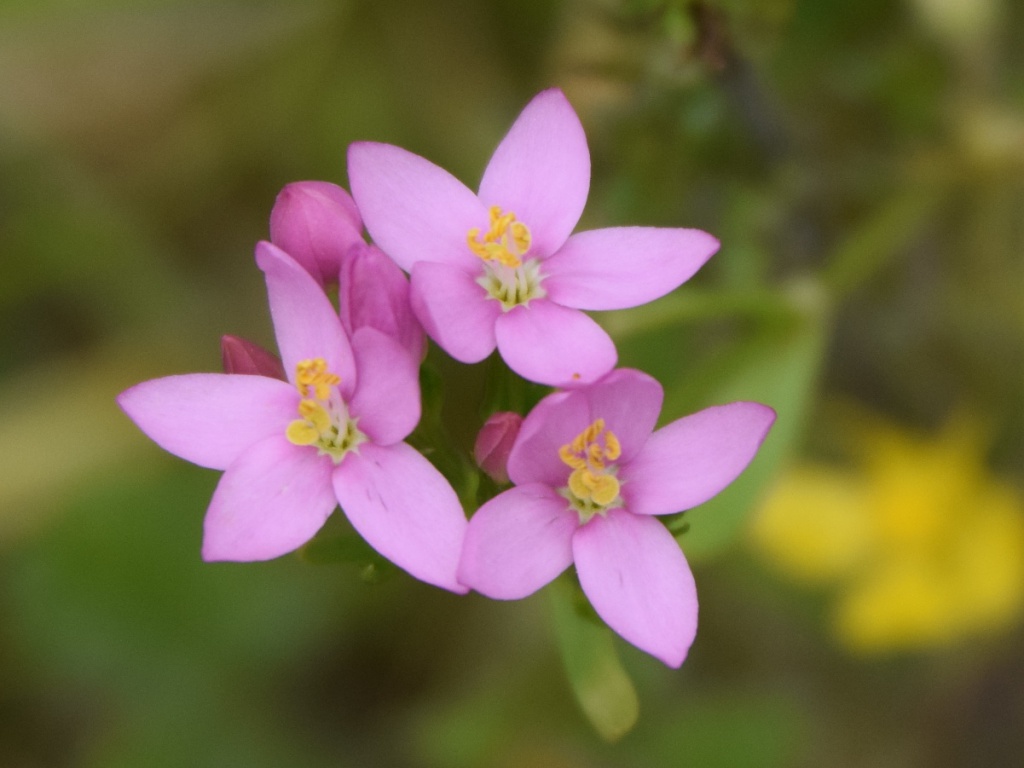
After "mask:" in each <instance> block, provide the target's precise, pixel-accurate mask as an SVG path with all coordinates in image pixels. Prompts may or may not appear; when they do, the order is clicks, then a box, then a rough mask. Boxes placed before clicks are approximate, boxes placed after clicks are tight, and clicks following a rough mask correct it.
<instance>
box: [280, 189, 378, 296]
mask: <svg viewBox="0 0 1024 768" xmlns="http://www.w3.org/2000/svg"><path fill="white" fill-rule="evenodd" d="M362 229H363V223H362V220H361V219H360V217H359V211H358V210H356V204H355V202H353V200H352V198H351V196H350V195H349V194H348V192H346V191H345V190H344V189H342V188H341V187H339V186H338V185H337V184H330V183H328V182H326V181H296V182H293V183H291V184H288V185H286V186H285V188H284V189H282V190H281V192H280V193H279V194H278V196H277V200H276V201H275V202H274V207H273V209H272V210H271V211H270V240H271V242H273V244H274V245H276V246H277V247H278V248H280V249H281V250H283V251H285V252H286V253H287V254H288V255H289V256H291V257H292V258H293V259H295V261H296V262H298V263H299V264H300V265H301V266H302V267H303V268H304V269H305V270H306V271H307V272H309V273H310V274H311V275H312V276H313V277H314V278H315V279H316V280H317V282H319V283H320V284H324V283H336V282H337V281H338V267H339V266H340V264H341V259H342V256H343V255H344V253H345V251H346V250H348V248H349V247H350V246H351V245H353V244H354V243H361V242H363V235H362Z"/></svg>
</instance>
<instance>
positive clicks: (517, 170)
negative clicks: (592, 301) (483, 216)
mask: <svg viewBox="0 0 1024 768" xmlns="http://www.w3.org/2000/svg"><path fill="white" fill-rule="evenodd" d="M589 190H590V150H588V149H587V137H586V135H585V134H584V133H583V126H582V125H580V120H579V118H578V117H577V116H576V113H575V112H574V111H573V108H572V105H570V104H569V101H568V100H567V99H566V98H565V95H564V94H563V93H562V92H561V91H560V90H558V89H556V88H552V89H550V90H547V91H543V92H541V93H539V94H537V95H536V96H535V97H534V98H533V100H532V101H531V102H530V103H529V104H527V105H526V108H525V109H524V110H523V111H522V113H521V114H520V115H519V117H518V118H517V119H516V121H515V123H513V125H512V128H511V129H510V130H509V132H508V134H507V135H506V136H505V138H504V139H502V141H501V144H499V145H498V148H497V149H496V150H495V152H494V155H493V156H492V157H491V161H490V163H488V165H487V170H486V171H485V172H484V177H483V180H482V181H481V182H480V199H481V200H483V202H484V203H486V204H487V205H488V206H491V205H498V206H501V208H502V209H504V210H505V211H512V212H513V213H515V214H516V216H517V217H518V218H519V219H520V220H521V221H522V222H523V223H524V224H526V225H527V226H528V227H529V228H530V231H531V233H532V235H533V245H532V247H531V248H530V253H532V254H535V255H539V256H542V257H543V256H550V255H551V254H552V253H554V252H555V251H556V250H558V249H559V248H560V247H561V246H562V243H564V242H565V239H566V238H567V237H569V235H570V233H572V230H573V228H574V227H575V226H576V223H577V222H578V221H579V220H580V214H581V213H583V207H584V205H586V202H587V193H588V191H589Z"/></svg>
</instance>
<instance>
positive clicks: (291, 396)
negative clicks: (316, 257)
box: [118, 243, 466, 592]
mask: <svg viewBox="0 0 1024 768" xmlns="http://www.w3.org/2000/svg"><path fill="white" fill-rule="evenodd" d="M256 261H257V263H258V264H259V266H260V268H261V269H262V270H263V272H264V273H265V276H266V282H267V290H268V293H269V298H270V309H271V314H272V316H273V321H274V329H275V332H276V335H277V342H278V347H279V349H280V352H281V356H282V361H283V363H284V370H285V373H286V374H287V377H288V381H281V380H279V379H277V378H272V377H269V376H261V375H245V374H215V373H211V374H192V375H184V376H169V377H166V378H162V379H154V380H152V381H147V382H143V383H142V384H139V385H137V386H135V387H132V388H131V389H129V390H127V391H125V392H123V393H122V394H121V395H120V397H119V398H118V402H119V403H120V405H121V407H122V408H123V409H124V410H125V412H126V413H127V414H128V415H129V416H130V417H131V418H132V419H133V420H134V421H135V423H136V424H137V425H138V426H139V427H140V428H141V429H142V431H143V432H145V433H146V434H147V435H149V437H151V438H152V439H153V440H154V441H156V442H157V443H158V444H159V445H160V446H162V447H163V448H165V449H166V450H168V451H170V452H171V453H174V454H176V455H177V456H180V457H182V458H184V459H187V460H189V461H191V462H193V463H195V464H199V465H201V466H204V467H210V468H213V469H221V470H224V475H223V477H222V478H221V480H220V482H219V483H218V485H217V489H216V491H215V492H214V495H213V499H212V501H211V502H210V507H209V510H208V512H207V515H206V521H205V529H204V537H203V557H204V559H206V560H243V561H244V560H266V559H270V558H274V557H277V556H279V555H282V554H284V553H286V552H290V551H291V550H293V549H295V548H297V547H299V546H301V545H302V544H304V543H305V542H307V541H308V540H309V539H310V538H312V537H313V536H314V535H315V534H316V532H317V531H318V530H319V529H320V527H321V526H322V525H323V523H324V521H325V520H326V519H327V517H328V516H329V515H330V514H331V512H332V511H333V510H334V508H335V506H337V504H338V503H340V504H341V506H342V509H343V510H344V512H345V515H346V516H347V517H348V519H349V520H350V521H351V522H352V525H353V527H354V528H355V529H356V530H357V531H358V532H359V533H360V534H361V535H362V536H363V538H364V539H366V541H367V542H368V543H369V544H370V545H371V546H373V547H374V548H375V549H376V550H377V551H378V552H380V553H381V554H382V555H384V556H385V557H387V558H388V559H389V560H391V561H392V562H394V563H395V564H396V565H398V566H399V567H401V568H403V569H405V570H406V571H408V572H409V573H410V574H412V575H413V576H415V577H416V578H418V579H421V580H423V581H426V582H429V583H431V584H436V585H437V586H440V587H444V588H445V589H449V590H452V591H455V592H465V591H466V588H465V587H463V586H461V585H460V584H459V583H458V582H457V581H456V579H455V571H456V567H457V564H458V559H459V552H460V548H461V545H462V539H463V536H464V533H465V528H466V519H465V515H464V513H463V511H462V507H461V505H460V504H459V501H458V498H457V496H456V495H455V492H454V491H453V490H452V488H451V486H450V485H449V484H448V482H447V481H446V480H445V479H444V478H443V476H442V475H441V474H440V473H439V472H438V471H437V470H436V469H435V468H434V467H433V465H431V464H430V462H428V461H427V460H426V459H425V458H424V457H423V456H421V455H420V454H419V453H418V452H417V451H415V450H414V449H413V448H411V447H410V446H409V445H408V444H406V443H404V442H402V441H403V440H404V439H405V438H406V437H407V436H408V435H409V433H410V432H412V430H413V428H414V427H415V426H416V424H417V422H418V421H419V418H420V399H419V381H418V378H417V368H418V360H416V359H414V358H413V356H411V355H410V354H409V353H408V352H407V351H406V350H405V349H403V348H402V346H401V345H400V344H399V343H398V342H397V341H395V340H393V339H392V338H390V337H388V336H386V335H385V334H383V333H381V332H380V331H378V330H376V329H375V328H372V327H363V328H360V329H359V330H357V331H355V333H353V335H352V338H351V341H350V340H349V338H348V336H347V335H346V333H345V331H344V329H343V328H342V325H341V322H340V320H339V318H338V315H337V314H336V313H335V311H334V308H333V307H332V306H331V303H330V301H329V300H328V299H327V297H326V296H325V295H324V293H323V292H322V291H321V289H320V287H319V286H318V284H317V282H316V281H315V280H314V278H313V277H311V276H310V274H309V273H308V272H307V271H306V270H305V269H304V268H303V267H301V266H299V264H298V263H296V262H295V261H294V260H293V259H292V258H291V257H289V256H288V255H287V254H286V253H284V252H283V251H281V250H280V249H279V248H277V247H275V246H274V245H271V244H270V243H260V244H259V245H258V246H257V248H256Z"/></svg>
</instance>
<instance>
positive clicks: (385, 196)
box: [348, 141, 488, 272]
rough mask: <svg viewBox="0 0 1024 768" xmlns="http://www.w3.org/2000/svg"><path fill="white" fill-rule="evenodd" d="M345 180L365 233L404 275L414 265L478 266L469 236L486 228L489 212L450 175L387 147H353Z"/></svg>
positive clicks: (368, 144)
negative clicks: (478, 229)
mask: <svg viewBox="0 0 1024 768" xmlns="http://www.w3.org/2000/svg"><path fill="white" fill-rule="evenodd" d="M348 176H349V181H350V182H351V186H352V195H353V197H355V199H356V204H357V205H358V206H359V210H360V212H361V213H362V214H363V222H364V223H365V224H366V229H367V230H368V231H369V233H370V235H371V236H372V237H373V240H374V242H375V243H376V244H377V245H379V246H380V247H381V248H382V249H383V250H384V252H385V253H386V254H388V256H390V257H391V258H393V259H394V260H395V261H396V262H397V263H398V266H400V267H401V268H402V269H404V270H405V271H406V272H408V271H410V270H411V269H412V265H413V264H415V263H416V262H418V261H421V260H422V261H436V262H441V263H444V264H453V265H461V266H462V267H463V268H469V267H473V266H478V265H479V259H478V258H477V257H476V256H474V255H473V252H472V251H470V250H469V246H468V245H467V244H466V237H467V235H468V233H469V230H470V229H472V228H474V227H478V228H481V229H483V230H486V228H487V221H488V219H487V209H486V208H485V207H484V205H483V203H481V202H480V200H479V199H478V198H477V196H476V195H474V194H473V193H472V191H470V190H469V189H468V188H467V187H466V186H465V185H464V184H463V183H462V182H461V181H459V180H458V179H456V178H455V177H454V176H452V175H451V174H450V173H448V171H446V170H444V169H443V168H439V167H438V166H436V165H434V164H433V163H431V162H430V161H429V160H425V159H423V158H422V157H420V156H419V155H414V154H413V153H411V152H407V151H405V150H404V149H401V148H399V147H394V146H391V145H390V144H377V143H375V142H368V141H362V142H356V143H355V144H352V145H351V146H350V147H349V150H348Z"/></svg>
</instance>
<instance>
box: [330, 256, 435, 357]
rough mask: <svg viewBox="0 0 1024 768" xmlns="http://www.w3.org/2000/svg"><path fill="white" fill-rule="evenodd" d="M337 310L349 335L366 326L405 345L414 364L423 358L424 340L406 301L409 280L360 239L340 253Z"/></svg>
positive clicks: (394, 265) (388, 259) (392, 262)
mask: <svg viewBox="0 0 1024 768" xmlns="http://www.w3.org/2000/svg"><path fill="white" fill-rule="evenodd" d="M338 311H339V313H340V315H341V324H342V326H343V327H344V328H345V331H346V332H347V333H348V335H349V336H350V337H351V336H352V334H354V333H355V332H356V331H357V330H359V329H360V328H363V327H366V326H369V327H370V328H375V329H376V330H378V331H380V332H381V333H384V334H386V335H388V336H390V337H391V338H393V339H394V340H395V341H397V342H398V343H399V344H401V345H402V346H403V347H405V349H407V350H408V351H409V354H410V355H412V357H413V359H414V360H415V361H416V362H417V363H418V362H419V361H420V360H422V359H423V354H424V352H425V349H426V339H425V337H424V335H423V328H422V327H421V326H420V323H419V321H418V320H417V319H416V316H415V315H414V314H413V312H412V305H411V304H410V303H409V279H408V278H407V277H406V276H405V273H404V272H402V270H401V269H400V268H399V266H398V265H397V264H395V262H394V261H392V260H391V259H390V258H388V256H387V255H386V254H385V253H384V252H383V251H382V250H380V248H377V247H375V246H372V245H367V244H366V243H362V242H360V243H356V244H354V245H352V246H350V247H349V248H348V250H347V251H346V252H345V254H344V255H343V256H342V260H341V268H340V270H339V273H338Z"/></svg>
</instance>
